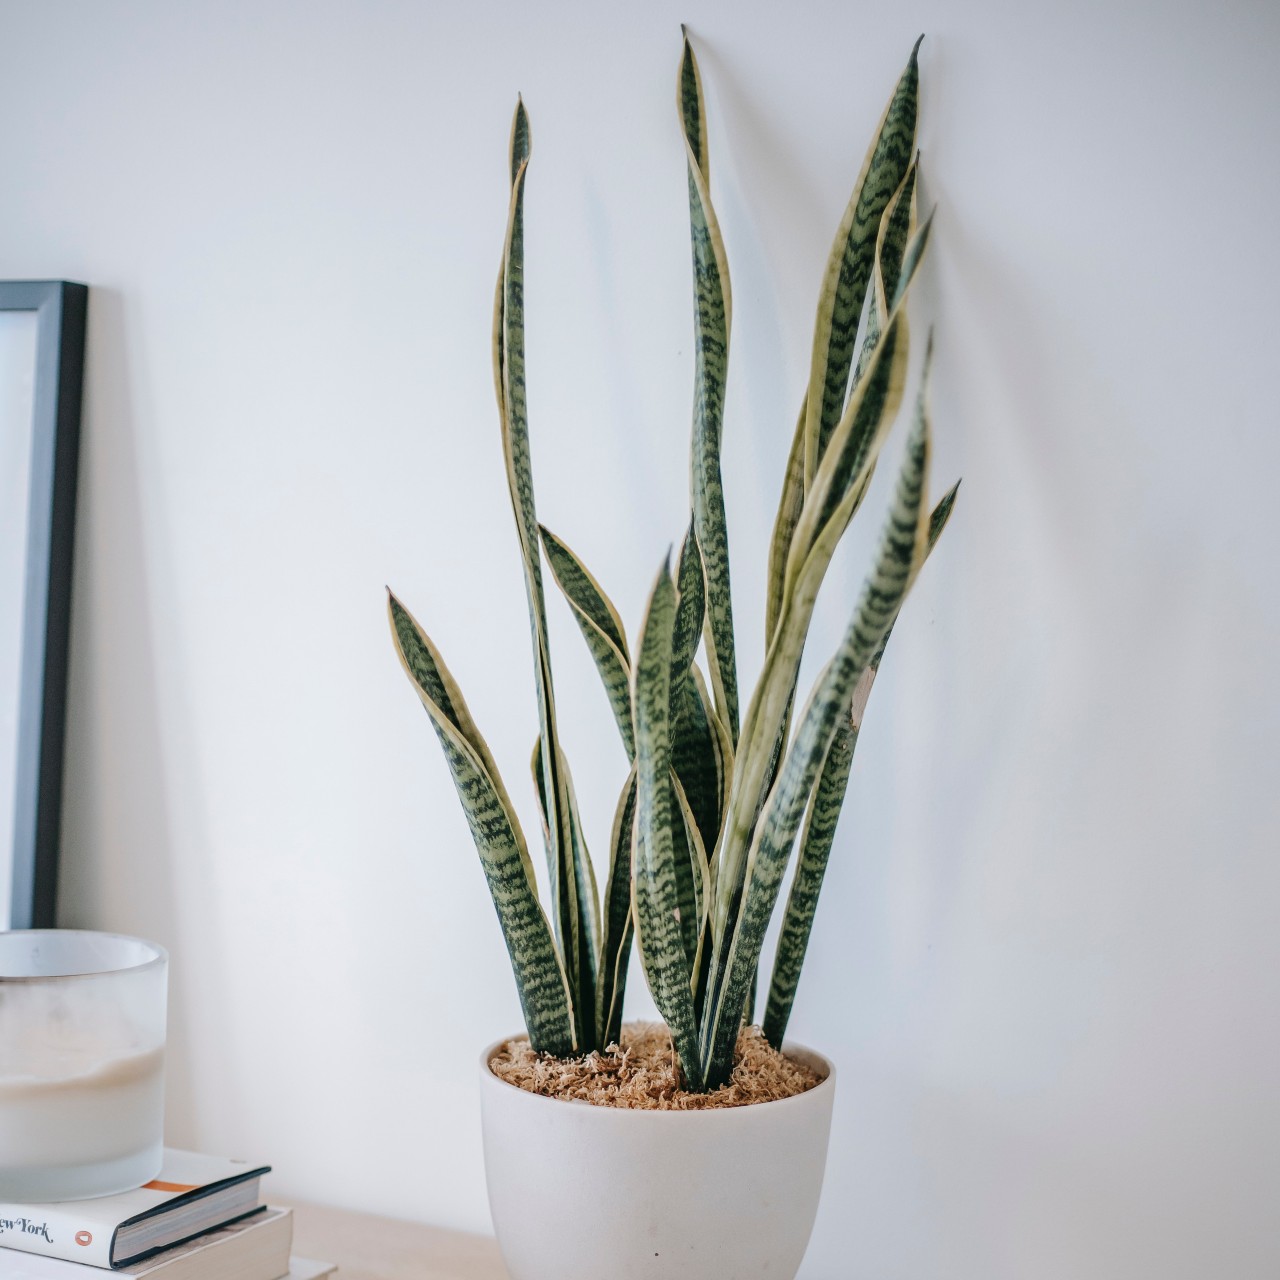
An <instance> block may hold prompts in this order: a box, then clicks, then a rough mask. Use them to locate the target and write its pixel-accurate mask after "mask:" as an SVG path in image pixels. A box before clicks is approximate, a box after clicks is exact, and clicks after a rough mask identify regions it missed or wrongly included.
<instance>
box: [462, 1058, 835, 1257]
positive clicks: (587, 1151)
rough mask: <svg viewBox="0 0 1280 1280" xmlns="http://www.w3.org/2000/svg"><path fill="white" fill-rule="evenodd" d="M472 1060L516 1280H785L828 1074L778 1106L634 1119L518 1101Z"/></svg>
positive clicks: (636, 1114) (812, 1205)
mask: <svg viewBox="0 0 1280 1280" xmlns="http://www.w3.org/2000/svg"><path fill="white" fill-rule="evenodd" d="M503 1043H504V1042H503V1041H499V1042H498V1043H497V1044H494V1045H491V1046H490V1047H489V1048H488V1049H486V1050H485V1051H484V1054H483V1055H482V1056H481V1058H480V1103H481V1115H482V1120H483V1128H484V1158H485V1172H486V1175H487V1177H488V1182H489V1207H490V1208H491V1209H492V1211H493V1225H494V1230H495V1232H496V1233H497V1236H498V1243H499V1244H500V1245H501V1246H502V1255H503V1257H504V1258H505V1259H506V1263H507V1269H508V1270H509V1271H510V1273H511V1276H512V1280H795V1274H796V1272H797V1271H798V1270H799V1268H800V1260H801V1259H802V1258H803V1257H804V1251H805V1248H806V1246H807V1245H808V1243H809V1233H810V1232H811V1231H812V1230H813V1220H814V1216H815V1215H816V1214H817V1211H818V1196H819V1193H820V1192H821V1190H822V1174H823V1170H824V1168H825V1167H826V1162H827V1139H828V1136H829V1134H830V1132H831V1101H832V1098H833V1096H834V1094H835V1070H834V1068H833V1067H832V1066H831V1064H830V1063H829V1062H828V1061H827V1060H826V1059H825V1058H823V1057H821V1056H820V1055H819V1054H816V1053H813V1052H812V1051H811V1050H808V1049H804V1048H802V1047H800V1046H798V1045H791V1044H789V1045H787V1046H786V1049H787V1053H788V1054H790V1055H791V1056H792V1057H795V1058H798V1059H800V1060H801V1061H803V1062H806V1063H808V1064H809V1065H810V1066H812V1067H813V1068H814V1069H815V1070H816V1071H818V1072H819V1073H820V1074H821V1075H822V1076H823V1077H824V1078H823V1080H822V1083H821V1084H818V1085H816V1086H815V1087H814V1088H812V1089H810V1090H809V1091H808V1092H807V1093H801V1094H797V1095H796V1096H795V1097H793V1098H784V1099H782V1100H780V1101H778V1102H760V1103H756V1104H755V1105H753V1106H748V1107H725V1108H721V1109H718V1110H709V1111H631V1110H622V1109H619V1108H616V1107H593V1106H591V1105H590V1104H588V1103H585V1102H566V1101H562V1100H561V1099H558V1098H544V1097H542V1096H541V1095H539V1094H535V1093H527V1092H526V1091H525V1090H523V1089H518V1088H516V1086H515V1085H511V1084H507V1083H506V1081H504V1080H500V1079H498V1077H497V1076H495V1075H494V1074H493V1072H492V1071H490V1070H489V1060H490V1058H492V1057H493V1055H494V1053H496V1052H497V1050H498V1049H499V1047H500V1046H501V1045H502V1044H503Z"/></svg>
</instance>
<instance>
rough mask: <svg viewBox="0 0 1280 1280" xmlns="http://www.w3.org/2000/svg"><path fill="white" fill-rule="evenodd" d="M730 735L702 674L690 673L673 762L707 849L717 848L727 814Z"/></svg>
mask: <svg viewBox="0 0 1280 1280" xmlns="http://www.w3.org/2000/svg"><path fill="white" fill-rule="evenodd" d="M729 751H730V747H729V744H728V735H727V734H726V732H725V730H724V727H723V726H722V725H721V724H720V723H719V721H718V720H717V719H716V716H715V711H714V709H713V708H712V706H711V700H710V696H709V695H708V694H707V691H706V685H705V683H703V682H702V673H701V672H700V671H699V670H698V669H697V667H693V668H692V669H691V670H690V671H688V672H686V674H685V678H684V683H683V686H682V697H681V701H680V707H679V713H678V719H677V720H676V722H675V726H674V730H673V732H672V735H671V763H672V767H673V768H674V770H675V773H676V777H678V778H679V779H680V786H681V788H682V789H683V790H684V793H685V796H686V798H687V799H688V801H689V807H690V809H691V811H692V812H693V816H694V821H695V822H696V823H697V826H698V835H699V837H700V839H701V841H702V845H703V848H704V849H707V850H710V849H714V848H715V845H716V841H717V839H718V838H719V835H720V822H721V818H722V816H723V803H724V790H725V771H726V769H727V768H730V767H731V763H732V757H731V756H729V754H728V753H729Z"/></svg>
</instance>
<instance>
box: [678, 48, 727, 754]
mask: <svg viewBox="0 0 1280 1280" xmlns="http://www.w3.org/2000/svg"><path fill="white" fill-rule="evenodd" d="M678 105H679V109H680V125H681V129H682V130H683V133H684V140H685V148H686V152H687V159H688V171H689V233H690V237H691V241H692V247H693V283H694V308H693V323H694V373H695V381H694V407H693V445H692V457H691V468H690V470H691V481H690V486H691V490H692V498H693V521H694V528H695V529H696V530H697V537H698V546H699V548H700V549H701V552H702V561H703V566H704V569H705V571H706V580H707V618H706V626H705V639H706V645H707V663H708V666H709V667H710V671H711V687H712V689H713V690H714V691H715V696H716V708H717V710H718V711H719V713H720V718H721V719H722V720H723V721H724V722H725V724H726V725H727V726H728V729H729V733H730V736H731V737H732V739H733V740H734V742H736V741H737V738H738V675H737V663H736V659H735V657H734V637H733V603H732V597H731V592H730V586H729V538H728V531H727V527H726V523H725V513H724V485H723V482H722V480H721V475H720V437H721V429H722V426H723V422H724V389H725V376H726V372H727V370H728V362H729V330H730V326H731V323H732V313H733V300H732V296H731V294H730V289H729V266H728V261H727V259H726V258H725V252H724V242H723V240H722V239H721V236H720V226H719V224H718V222H717V221H716V215H715V210H714V209H713V208H712V206H711V191H710V181H711V179H710V172H711V170H710V159H709V156H708V153H707V121H706V109H705V106H704V100H703V95H702V80H701V77H700V76H699V74H698V63H697V59H696V58H695V57H694V56H693V49H692V47H691V46H690V44H689V39H688V36H687V35H686V36H685V40H684V52H683V56H682V58H681V61H680V92H679V102H678Z"/></svg>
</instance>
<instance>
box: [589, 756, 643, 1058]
mask: <svg viewBox="0 0 1280 1280" xmlns="http://www.w3.org/2000/svg"><path fill="white" fill-rule="evenodd" d="M635 828H636V768H635V765H632V766H631V772H630V773H629V774H628V775H627V781H626V785H625V786H624V787H623V788H622V795H621V796H620V797H619V800H618V807H617V810H616V812H615V813H614V816H613V828H612V833H611V835H610V838H609V847H610V850H611V853H610V858H609V879H608V881H607V882H606V884H605V889H604V918H603V922H602V941H601V945H600V979H599V982H598V984H597V986H596V1000H597V1003H596V1026H597V1029H598V1032H599V1034H598V1036H597V1039H598V1040H599V1042H600V1045H601V1047H602V1048H603V1047H607V1046H608V1045H611V1044H617V1043H618V1037H619V1036H620V1035H621V1034H622V1000H623V996H624V995H625V994H626V990H627V966H628V962H629V960H630V957H631V937H632V932H633V927H634V925H633V920H632V914H631V855H632V848H633V846H634V843H635Z"/></svg>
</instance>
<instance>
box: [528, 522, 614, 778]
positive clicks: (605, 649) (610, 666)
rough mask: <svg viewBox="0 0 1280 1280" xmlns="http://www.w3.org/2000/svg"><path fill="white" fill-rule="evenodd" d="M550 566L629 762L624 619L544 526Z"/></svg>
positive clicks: (583, 566)
mask: <svg viewBox="0 0 1280 1280" xmlns="http://www.w3.org/2000/svg"><path fill="white" fill-rule="evenodd" d="M540 528H541V533H542V545H543V547H544V549H545V550H546V553H547V563H548V564H549V565H550V566H551V573H552V576H553V577H554V578H555V580H556V582H557V584H558V585H559V587H560V590H561V591H563V592H564V596H565V599H566V600H568V602H569V606H570V608H571V609H572V610H573V617H574V621H576V622H577V624H578V629H579V630H580V631H581V632H582V636H583V639H585V640H586V642H587V648H588V649H590V651H591V656H592V658H594V659H595V664H596V670H597V671H599V673H600V679H601V681H602V682H603V684H604V691H605V695H606V696H607V697H608V699H609V706H610V707H611V708H612V710H613V718H614V720H615V721H616V722H617V725H618V732H619V733H620V734H621V735H622V744H623V746H624V747H625V748H626V752H627V759H628V760H630V759H632V758H633V757H634V755H635V732H634V730H633V728H632V724H631V655H630V653H629V652H628V649H627V637H626V632H625V631H624V630H623V626H622V619H621V618H620V617H619V616H618V611H617V609H615V608H614V607H613V603H612V601H610V599H609V597H608V596H607V595H605V593H604V591H603V589H602V588H601V586H600V584H599V583H598V582H597V581H596V580H595V578H594V577H592V575H591V573H590V572H589V571H588V570H587V568H586V566H585V565H584V564H583V563H582V561H581V560H579V559H578V557H577V556H576V555H574V553H573V552H572V551H570V550H569V548H568V547H567V546H566V545H565V544H564V543H563V542H562V541H561V540H560V539H559V538H557V537H556V536H555V534H553V533H552V532H551V531H550V530H549V529H548V528H547V527H546V526H545V525H542V526H540Z"/></svg>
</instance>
